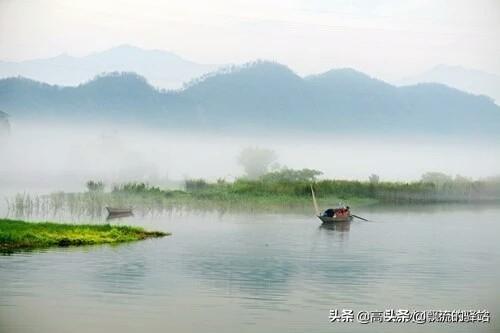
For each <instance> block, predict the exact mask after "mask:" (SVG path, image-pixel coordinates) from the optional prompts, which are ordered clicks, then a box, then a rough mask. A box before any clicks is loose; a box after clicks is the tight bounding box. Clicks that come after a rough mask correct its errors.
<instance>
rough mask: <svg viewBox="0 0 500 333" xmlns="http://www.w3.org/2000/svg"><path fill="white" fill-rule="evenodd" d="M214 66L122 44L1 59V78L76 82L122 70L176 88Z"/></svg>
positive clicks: (59, 82) (158, 85)
mask: <svg viewBox="0 0 500 333" xmlns="http://www.w3.org/2000/svg"><path fill="white" fill-rule="evenodd" d="M217 68H218V66H216V65H205V64H197V63H194V62H192V61H188V60H185V59H183V58H181V57H179V56H177V55H175V54H174V53H171V52H167V51H161V50H144V49H141V48H138V47H134V46H130V45H121V46H117V47H114V48H111V49H109V50H106V51H103V52H96V53H92V54H90V55H87V56H84V57H72V56H69V55H66V54H63V55H59V56H57V57H53V58H48V59H37V60H28V61H22V62H7V61H0V78H8V77H16V76H22V77H26V78H30V79H33V80H36V81H42V82H47V83H50V84H57V85H63V86H76V85H79V84H81V83H84V82H87V81H89V80H91V79H93V78H94V77H95V76H96V75H99V74H101V73H104V72H115V71H125V72H135V73H138V74H139V75H142V76H144V77H146V78H147V79H148V81H149V82H151V84H153V85H154V86H157V87H160V88H164V89H177V88H179V87H181V86H182V84H184V83H186V82H189V81H190V80H192V79H194V78H197V77H199V76H201V75H203V74H205V73H208V72H211V71H214V70H216V69H217Z"/></svg>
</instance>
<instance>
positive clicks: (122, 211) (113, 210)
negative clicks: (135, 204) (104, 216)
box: [106, 207, 132, 215]
mask: <svg viewBox="0 0 500 333" xmlns="http://www.w3.org/2000/svg"><path fill="white" fill-rule="evenodd" d="M106 210H107V211H108V214H109V215H127V214H132V208H113V207H106Z"/></svg>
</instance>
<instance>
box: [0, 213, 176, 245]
mask: <svg viewBox="0 0 500 333" xmlns="http://www.w3.org/2000/svg"><path fill="white" fill-rule="evenodd" d="M167 235H169V234H168V233H164V232H160V231H146V230H144V229H142V228H139V227H129V226H112V225H109V224H104V225H90V224H60V223H49V222H40V223H32V222H25V221H16V220H5V219H0V250H7V251H8V250H13V249H24V248H38V247H49V246H74V245H93V244H114V243H122V242H130V241H136V240H141V239H146V238H152V237H163V236H167Z"/></svg>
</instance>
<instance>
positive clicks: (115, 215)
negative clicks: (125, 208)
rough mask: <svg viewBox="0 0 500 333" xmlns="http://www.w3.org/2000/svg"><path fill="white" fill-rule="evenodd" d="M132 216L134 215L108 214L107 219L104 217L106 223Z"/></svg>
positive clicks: (130, 213)
mask: <svg viewBox="0 0 500 333" xmlns="http://www.w3.org/2000/svg"><path fill="white" fill-rule="evenodd" d="M130 216H134V213H132V212H129V213H109V214H108V217H106V221H109V220H113V219H121V218H125V217H130Z"/></svg>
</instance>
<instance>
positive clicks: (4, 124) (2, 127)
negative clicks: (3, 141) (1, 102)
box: [0, 111, 10, 138]
mask: <svg viewBox="0 0 500 333" xmlns="http://www.w3.org/2000/svg"><path fill="white" fill-rule="evenodd" d="M9 132H10V125H9V119H8V115H7V114H6V113H5V112H2V111H0V138H1V137H2V136H4V135H5V134H8V133H9Z"/></svg>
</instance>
